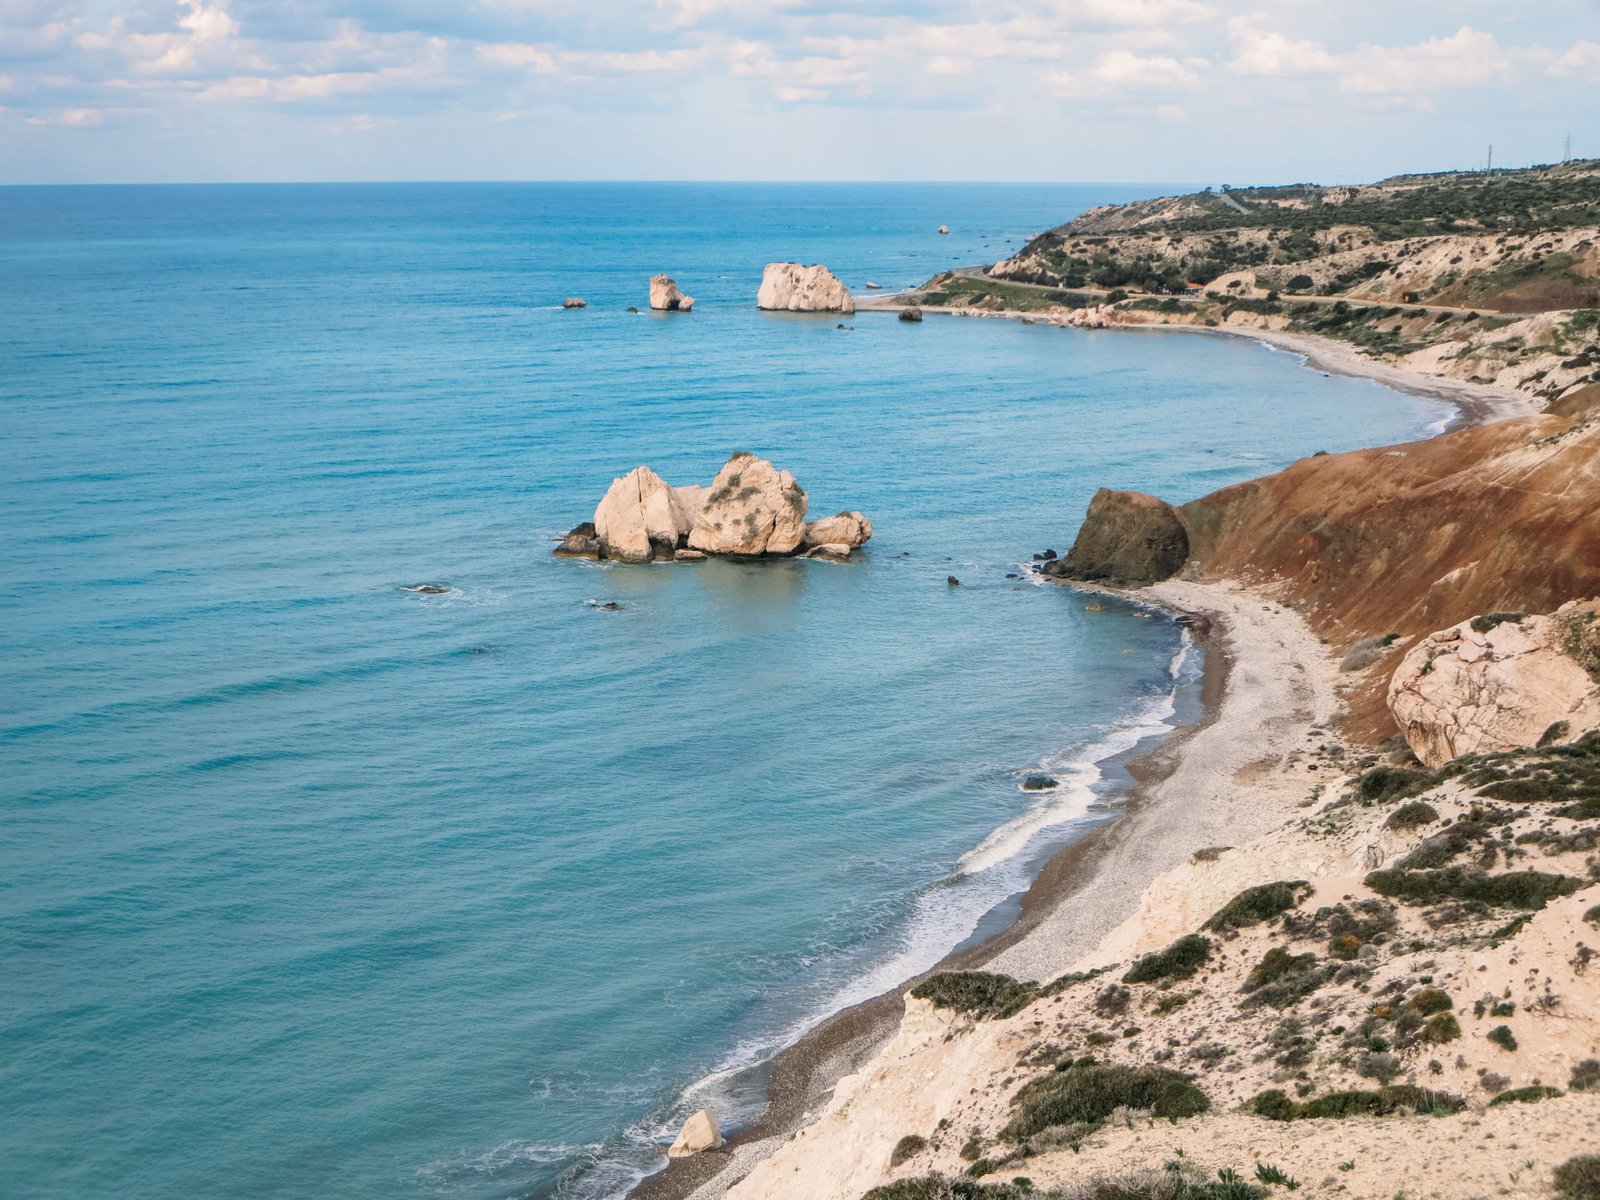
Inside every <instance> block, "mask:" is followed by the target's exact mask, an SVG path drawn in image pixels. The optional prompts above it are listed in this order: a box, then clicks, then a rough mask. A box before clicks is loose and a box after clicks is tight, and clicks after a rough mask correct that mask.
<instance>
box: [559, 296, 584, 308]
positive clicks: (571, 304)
mask: <svg viewBox="0 0 1600 1200" xmlns="http://www.w3.org/2000/svg"><path fill="white" fill-rule="evenodd" d="M561 307H562V308H588V307H589V302H588V301H587V300H585V299H584V298H583V297H582V296H568V297H567V298H566V299H565V300H563V301H562V302H561Z"/></svg>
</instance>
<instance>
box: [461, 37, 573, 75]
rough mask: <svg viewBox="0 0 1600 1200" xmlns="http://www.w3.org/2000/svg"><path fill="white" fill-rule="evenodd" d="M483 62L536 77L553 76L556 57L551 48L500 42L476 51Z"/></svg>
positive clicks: (480, 47)
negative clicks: (510, 68) (525, 72)
mask: <svg viewBox="0 0 1600 1200" xmlns="http://www.w3.org/2000/svg"><path fill="white" fill-rule="evenodd" d="M475 53H476V55H477V57H478V59H479V60H480V61H481V62H485V63H488V64H489V65H491V66H495V67H512V68H515V69H517V70H522V71H531V72H532V73H533V74H535V75H553V74H555V73H556V71H557V69H558V68H557V67H556V56H555V55H554V54H553V53H551V48H550V47H549V46H529V45H527V44H525V43H521V42H498V43H495V44H493V45H488V46H479V47H477V49H476V50H475Z"/></svg>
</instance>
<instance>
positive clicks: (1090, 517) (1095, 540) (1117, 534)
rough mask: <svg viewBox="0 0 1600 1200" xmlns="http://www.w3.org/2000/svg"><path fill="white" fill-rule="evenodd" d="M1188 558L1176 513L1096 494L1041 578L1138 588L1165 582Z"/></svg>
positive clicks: (1155, 502) (1133, 496) (1145, 499)
mask: <svg viewBox="0 0 1600 1200" xmlns="http://www.w3.org/2000/svg"><path fill="white" fill-rule="evenodd" d="M1188 558H1189V535H1188V533H1187V531H1186V530H1185V529H1184V527H1183V522H1181V521H1180V520H1179V519H1178V513H1177V510H1176V509H1174V508H1173V507H1172V505H1170V504H1168V503H1167V502H1166V501H1165V500H1159V499H1157V498H1156V497H1154V496H1147V495H1145V494H1144V493H1143V492H1114V491H1112V490H1111V489H1110V488H1101V489H1100V490H1099V491H1098V492H1096V493H1095V494H1094V499H1093V500H1091V501H1090V502H1089V511H1088V513H1087V515H1085V517H1084V519H1083V527H1082V528H1081V529H1079V530H1078V539H1077V541H1075V542H1073V543H1072V549H1070V550H1068V551H1067V556H1066V557H1065V558H1059V559H1056V560H1054V561H1052V562H1047V563H1045V565H1044V573H1045V574H1046V575H1051V576H1055V577H1057V578H1061V579H1075V580H1080V581H1082V582H1085V583H1109V584H1112V585H1113V586H1116V587H1144V586H1146V585H1147V584H1151V583H1156V582H1158V581H1159V580H1162V579H1170V578H1171V577H1172V576H1174V575H1176V574H1177V573H1178V571H1179V570H1181V569H1182V567H1183V564H1184V563H1185V562H1187V561H1188Z"/></svg>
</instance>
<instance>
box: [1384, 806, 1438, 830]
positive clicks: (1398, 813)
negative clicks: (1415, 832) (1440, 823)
mask: <svg viewBox="0 0 1600 1200" xmlns="http://www.w3.org/2000/svg"><path fill="white" fill-rule="evenodd" d="M1438 819H1439V810H1438V809H1437V808H1435V807H1434V806H1433V805H1431V804H1429V803H1428V802H1427V801H1426V800H1412V801H1410V802H1409V803H1407V804H1402V805H1401V806H1400V807H1399V808H1397V809H1395V810H1394V811H1393V812H1392V813H1390V814H1389V819H1388V820H1387V821H1385V822H1384V824H1385V825H1386V826H1388V827H1389V828H1390V829H1415V828H1417V826H1419V825H1432V824H1433V823H1434V822H1435V821H1437V820H1438Z"/></svg>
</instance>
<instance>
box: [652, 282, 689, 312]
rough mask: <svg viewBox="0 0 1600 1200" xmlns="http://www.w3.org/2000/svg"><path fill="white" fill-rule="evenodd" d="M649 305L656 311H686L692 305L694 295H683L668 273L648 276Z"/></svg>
mask: <svg viewBox="0 0 1600 1200" xmlns="http://www.w3.org/2000/svg"><path fill="white" fill-rule="evenodd" d="M650 307H651V308H653V309H655V310H656V311H657V312H688V311H689V310H690V309H692V308H693V307H694V297H693V296H685V295H684V294H683V293H682V292H680V291H679V290H678V285H677V284H676V283H674V282H673V281H672V278H671V277H670V276H668V275H653V276H651V277H650Z"/></svg>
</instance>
